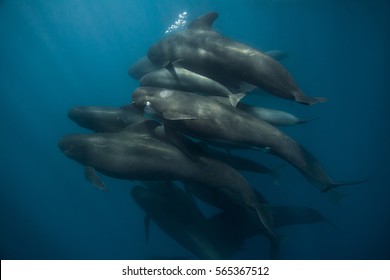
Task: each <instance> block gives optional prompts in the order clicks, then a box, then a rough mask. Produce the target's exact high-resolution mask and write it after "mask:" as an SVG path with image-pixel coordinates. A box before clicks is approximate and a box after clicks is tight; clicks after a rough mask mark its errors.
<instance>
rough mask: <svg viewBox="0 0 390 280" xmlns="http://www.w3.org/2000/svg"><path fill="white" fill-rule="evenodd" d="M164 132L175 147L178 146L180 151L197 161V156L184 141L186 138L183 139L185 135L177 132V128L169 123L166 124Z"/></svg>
mask: <svg viewBox="0 0 390 280" xmlns="http://www.w3.org/2000/svg"><path fill="white" fill-rule="evenodd" d="M164 134H165V137H166V138H167V139H168V141H169V142H171V143H172V144H173V145H174V146H175V147H177V148H178V149H179V150H180V151H182V152H183V153H184V154H185V155H186V156H188V157H189V158H190V159H191V160H192V161H194V162H196V161H197V159H196V157H195V156H194V155H193V154H192V153H191V152H190V150H189V149H188V148H187V146H186V145H185V142H184V140H185V139H183V138H184V136H182V135H180V134H179V133H177V131H176V130H175V129H173V128H172V127H171V126H168V125H164Z"/></svg>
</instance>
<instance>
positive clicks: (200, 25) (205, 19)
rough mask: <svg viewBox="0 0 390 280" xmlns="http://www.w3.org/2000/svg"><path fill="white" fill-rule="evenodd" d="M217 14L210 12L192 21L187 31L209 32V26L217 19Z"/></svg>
mask: <svg viewBox="0 0 390 280" xmlns="http://www.w3.org/2000/svg"><path fill="white" fill-rule="evenodd" d="M217 17H218V13H215V12H211V13H208V14H205V15H203V16H201V17H198V18H197V19H196V20H194V21H192V22H191V23H190V25H189V26H188V27H187V29H201V30H211V26H212V25H213V23H214V21H215V20H216V19H217Z"/></svg>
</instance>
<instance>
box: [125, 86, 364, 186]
mask: <svg viewBox="0 0 390 280" xmlns="http://www.w3.org/2000/svg"><path fill="white" fill-rule="evenodd" d="M132 99H133V104H134V105H135V106H136V107H137V108H140V109H143V110H144V111H145V112H147V113H149V114H151V115H153V117H155V118H157V119H159V120H160V121H162V122H164V123H166V124H167V125H169V126H171V127H173V128H175V129H176V130H177V131H179V132H181V133H183V134H186V135H188V136H192V137H195V138H198V139H203V140H206V141H210V142H214V143H217V144H227V145H235V146H238V147H242V148H252V149H260V150H263V151H266V152H269V153H271V154H273V155H276V156H278V157H280V158H282V159H284V160H286V161H287V162H289V163H290V164H291V165H293V166H294V167H295V168H296V169H297V170H298V171H300V172H301V174H302V175H303V176H305V177H306V178H307V179H308V180H309V181H310V182H312V183H313V184H314V185H315V186H317V187H318V188H319V189H320V190H321V191H327V190H329V189H332V188H335V187H337V186H341V185H350V184H357V183H362V182H364V181H366V180H362V181H354V182H335V181H333V180H332V179H331V178H330V176H329V175H328V174H327V172H326V171H325V169H324V168H323V167H322V165H321V163H320V162H319V161H318V160H317V159H316V158H315V157H314V156H313V155H312V154H311V153H310V152H309V151H307V150H306V149H305V148H304V147H302V146H301V145H300V144H299V143H297V142H296V141H295V140H294V139H292V138H290V137H289V136H287V135H286V134H285V133H283V132H282V131H281V130H279V129H278V128H276V127H274V126H272V125H270V124H268V123H267V122H265V121H263V120H261V119H260V118H258V117H256V116H253V115H251V114H249V113H246V112H244V111H242V110H240V109H238V108H236V107H233V106H231V105H230V102H229V101H228V99H227V98H224V97H218V96H212V97H206V96H201V95H197V94H193V93H190V92H183V91H177V90H167V89H161V88H160V89H159V88H149V87H140V88H138V89H136V90H135V91H134V92H133V94H132Z"/></svg>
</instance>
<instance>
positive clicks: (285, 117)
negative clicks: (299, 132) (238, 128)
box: [237, 103, 315, 126]
mask: <svg viewBox="0 0 390 280" xmlns="http://www.w3.org/2000/svg"><path fill="white" fill-rule="evenodd" d="M237 108H239V109H241V110H243V111H245V112H247V113H249V114H252V115H254V116H256V117H259V118H260V119H262V120H264V121H266V122H267V123H269V124H272V125H275V126H292V125H297V124H303V123H307V122H309V121H312V120H315V119H300V118H298V117H296V116H294V115H292V114H290V113H287V112H284V111H280V110H274V109H269V108H264V107H258V106H251V105H247V104H244V103H239V104H237Z"/></svg>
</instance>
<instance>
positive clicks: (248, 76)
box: [148, 13, 325, 105]
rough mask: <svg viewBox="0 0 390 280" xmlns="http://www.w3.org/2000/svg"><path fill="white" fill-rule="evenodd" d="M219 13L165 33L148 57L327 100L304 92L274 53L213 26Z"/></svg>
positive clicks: (286, 94) (288, 95)
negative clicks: (254, 46) (225, 34)
mask: <svg viewBox="0 0 390 280" xmlns="http://www.w3.org/2000/svg"><path fill="white" fill-rule="evenodd" d="M217 17H218V14H217V13H208V14H205V15H203V16H201V17H199V18H198V19H196V20H194V21H193V22H192V23H191V24H190V25H189V26H188V28H187V29H186V30H183V31H181V32H177V33H175V34H172V35H169V36H166V37H164V38H163V39H162V40H161V41H159V42H157V43H155V44H154V45H153V46H151V47H150V48H149V50H148V58H149V59H150V61H151V62H152V64H154V65H160V66H163V65H166V64H168V63H169V62H173V61H176V60H180V61H181V62H182V64H183V66H184V67H185V68H187V69H189V70H192V71H194V72H196V73H200V74H202V75H205V76H207V77H215V76H221V75H223V76H226V77H231V78H233V79H237V80H241V81H244V82H246V83H249V84H252V85H254V86H257V87H259V88H261V89H264V90H266V91H268V92H269V93H271V94H273V95H276V96H278V97H281V98H285V99H292V100H295V101H296V102H299V103H302V104H306V105H311V104H315V103H318V102H324V101H325V99H324V98H317V97H309V96H306V95H304V93H303V92H302V90H301V89H300V88H299V87H298V86H297V84H296V83H295V81H294V79H293V78H292V76H291V75H290V74H289V72H288V71H287V70H286V68H284V67H283V66H282V65H281V64H280V63H279V62H277V61H276V60H275V59H273V58H272V57H271V56H269V55H267V54H265V53H263V52H260V51H259V50H256V49H254V48H251V47H249V46H246V45H244V44H241V43H239V42H237V41H234V40H232V39H229V38H226V37H224V36H222V35H221V34H219V33H217V32H215V31H214V30H212V28H211V26H212V24H213V22H214V21H215V19H216V18H217Z"/></svg>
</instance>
